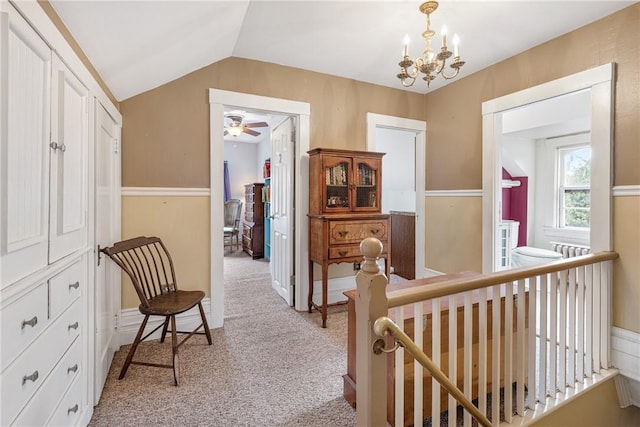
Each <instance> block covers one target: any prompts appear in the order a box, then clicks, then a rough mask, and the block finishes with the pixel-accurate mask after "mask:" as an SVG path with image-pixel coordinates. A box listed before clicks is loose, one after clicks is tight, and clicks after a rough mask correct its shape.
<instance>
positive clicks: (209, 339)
mask: <svg viewBox="0 0 640 427" xmlns="http://www.w3.org/2000/svg"><path fill="white" fill-rule="evenodd" d="M198 309H199V310H200V316H201V317H202V325H203V327H204V334H205V335H206V336H207V341H208V342H209V345H211V344H213V342H212V341H211V331H210V330H209V324H208V323H207V316H205V315H204V309H203V308H202V303H201V302H199V303H198Z"/></svg>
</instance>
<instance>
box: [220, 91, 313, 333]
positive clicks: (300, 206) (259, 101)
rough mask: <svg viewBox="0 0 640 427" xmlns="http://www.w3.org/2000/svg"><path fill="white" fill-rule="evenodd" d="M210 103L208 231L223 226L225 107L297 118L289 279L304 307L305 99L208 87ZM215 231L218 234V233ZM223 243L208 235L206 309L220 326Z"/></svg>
mask: <svg viewBox="0 0 640 427" xmlns="http://www.w3.org/2000/svg"><path fill="white" fill-rule="evenodd" d="M209 103H210V117H209V120H210V173H211V175H210V182H211V186H210V187H211V199H210V200H211V204H210V209H211V210H210V215H211V235H212V236H213V235H216V232H217V231H219V232H220V233H221V231H222V228H223V222H224V221H223V204H222V200H223V199H224V196H223V186H222V185H216V183H222V182H223V179H224V178H223V174H224V172H223V166H224V165H223V162H222V159H223V156H224V145H223V133H224V111H225V109H228V108H235V109H246V110H253V111H261V112H272V113H275V114H281V115H284V116H293V117H295V118H296V122H297V127H296V130H295V156H294V157H293V165H292V166H293V170H294V171H296V172H295V173H296V179H295V185H294V188H292V191H291V195H292V197H294V198H295V200H296V207H295V210H294V212H293V224H296V230H295V233H294V236H293V239H292V241H291V243H290V244H291V248H292V253H295V254H296V257H295V259H293V260H292V264H291V265H292V267H293V268H292V271H293V274H292V276H293V277H292V279H293V280H296V279H297V283H298V284H299V285H297V286H295V294H294V296H293V302H294V306H295V308H296V310H304V309H305V307H303V301H306V298H307V293H308V286H306V285H307V284H306V283H305V281H304V280H305V277H307V276H308V273H307V267H306V266H305V264H306V263H303V262H301V260H302V259H307V258H308V244H307V241H308V231H307V221H306V212H308V203H309V201H308V197H307V190H308V187H309V161H308V155H307V151H308V150H309V116H310V111H311V109H310V106H309V104H308V103H304V102H299V101H290V100H284V99H278V98H269V97H264V96H258V95H251V94H244V93H238V92H230V91H224V90H219V89H210V90H209ZM220 233H218V234H220ZM223 251H224V247H223V244H221V241H220V240H218V239H214V238H212V239H211V285H210V286H211V312H210V313H209V319H210V325H211V327H212V328H218V327H222V326H223V323H224V285H223V284H224V277H223V276H224V266H223V255H224V253H223Z"/></svg>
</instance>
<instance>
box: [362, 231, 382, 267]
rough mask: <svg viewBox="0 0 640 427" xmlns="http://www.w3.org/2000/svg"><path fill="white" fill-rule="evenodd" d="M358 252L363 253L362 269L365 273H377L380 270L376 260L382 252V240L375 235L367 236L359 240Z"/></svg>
mask: <svg viewBox="0 0 640 427" xmlns="http://www.w3.org/2000/svg"><path fill="white" fill-rule="evenodd" d="M360 252H361V253H362V255H364V263H363V264H362V271H365V272H367V273H377V272H378V271H380V269H379V267H378V263H377V262H376V261H377V259H378V257H379V256H380V254H381V253H382V242H381V241H380V240H378V239H376V238H375V237H367V238H366V239H364V240H363V241H362V242H360Z"/></svg>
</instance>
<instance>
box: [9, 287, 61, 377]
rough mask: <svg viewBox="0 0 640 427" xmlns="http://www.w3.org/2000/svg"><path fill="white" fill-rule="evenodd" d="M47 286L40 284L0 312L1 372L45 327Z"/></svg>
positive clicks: (46, 318)
mask: <svg viewBox="0 0 640 427" xmlns="http://www.w3.org/2000/svg"><path fill="white" fill-rule="evenodd" d="M47 299H48V296H47V284H46V283H42V284H40V285H38V286H37V287H36V288H35V289H33V290H32V291H30V292H29V293H28V294H26V295H25V296H23V297H21V298H20V299H18V300H17V301H15V302H14V303H12V304H11V305H9V306H8V307H5V308H3V309H2V311H1V312H0V318H1V319H2V322H1V323H2V326H1V328H0V330H1V331H2V346H1V347H2V353H1V354H2V371H4V369H5V368H6V367H7V366H8V365H9V363H11V361H12V360H13V359H14V358H15V357H16V356H17V355H18V354H20V352H21V351H22V350H24V349H25V348H26V347H27V346H28V345H29V344H30V343H31V342H32V341H33V340H34V339H35V338H36V337H37V336H38V335H39V334H40V333H41V332H42V331H43V330H44V329H45V327H46V326H47V324H48V322H49V320H48V317H47Z"/></svg>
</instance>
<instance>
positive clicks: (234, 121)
mask: <svg viewBox="0 0 640 427" xmlns="http://www.w3.org/2000/svg"><path fill="white" fill-rule="evenodd" d="M224 118H225V119H226V120H227V125H226V126H225V128H224V135H225V136H226V135H231V136H240V134H242V133H243V132H244V133H246V134H248V135H252V136H258V135H260V132H257V131H255V130H252V129H251V128H261V127H267V126H269V124H268V123H266V122H255V123H243V121H244V116H242V115H240V114H225V116H224Z"/></svg>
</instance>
